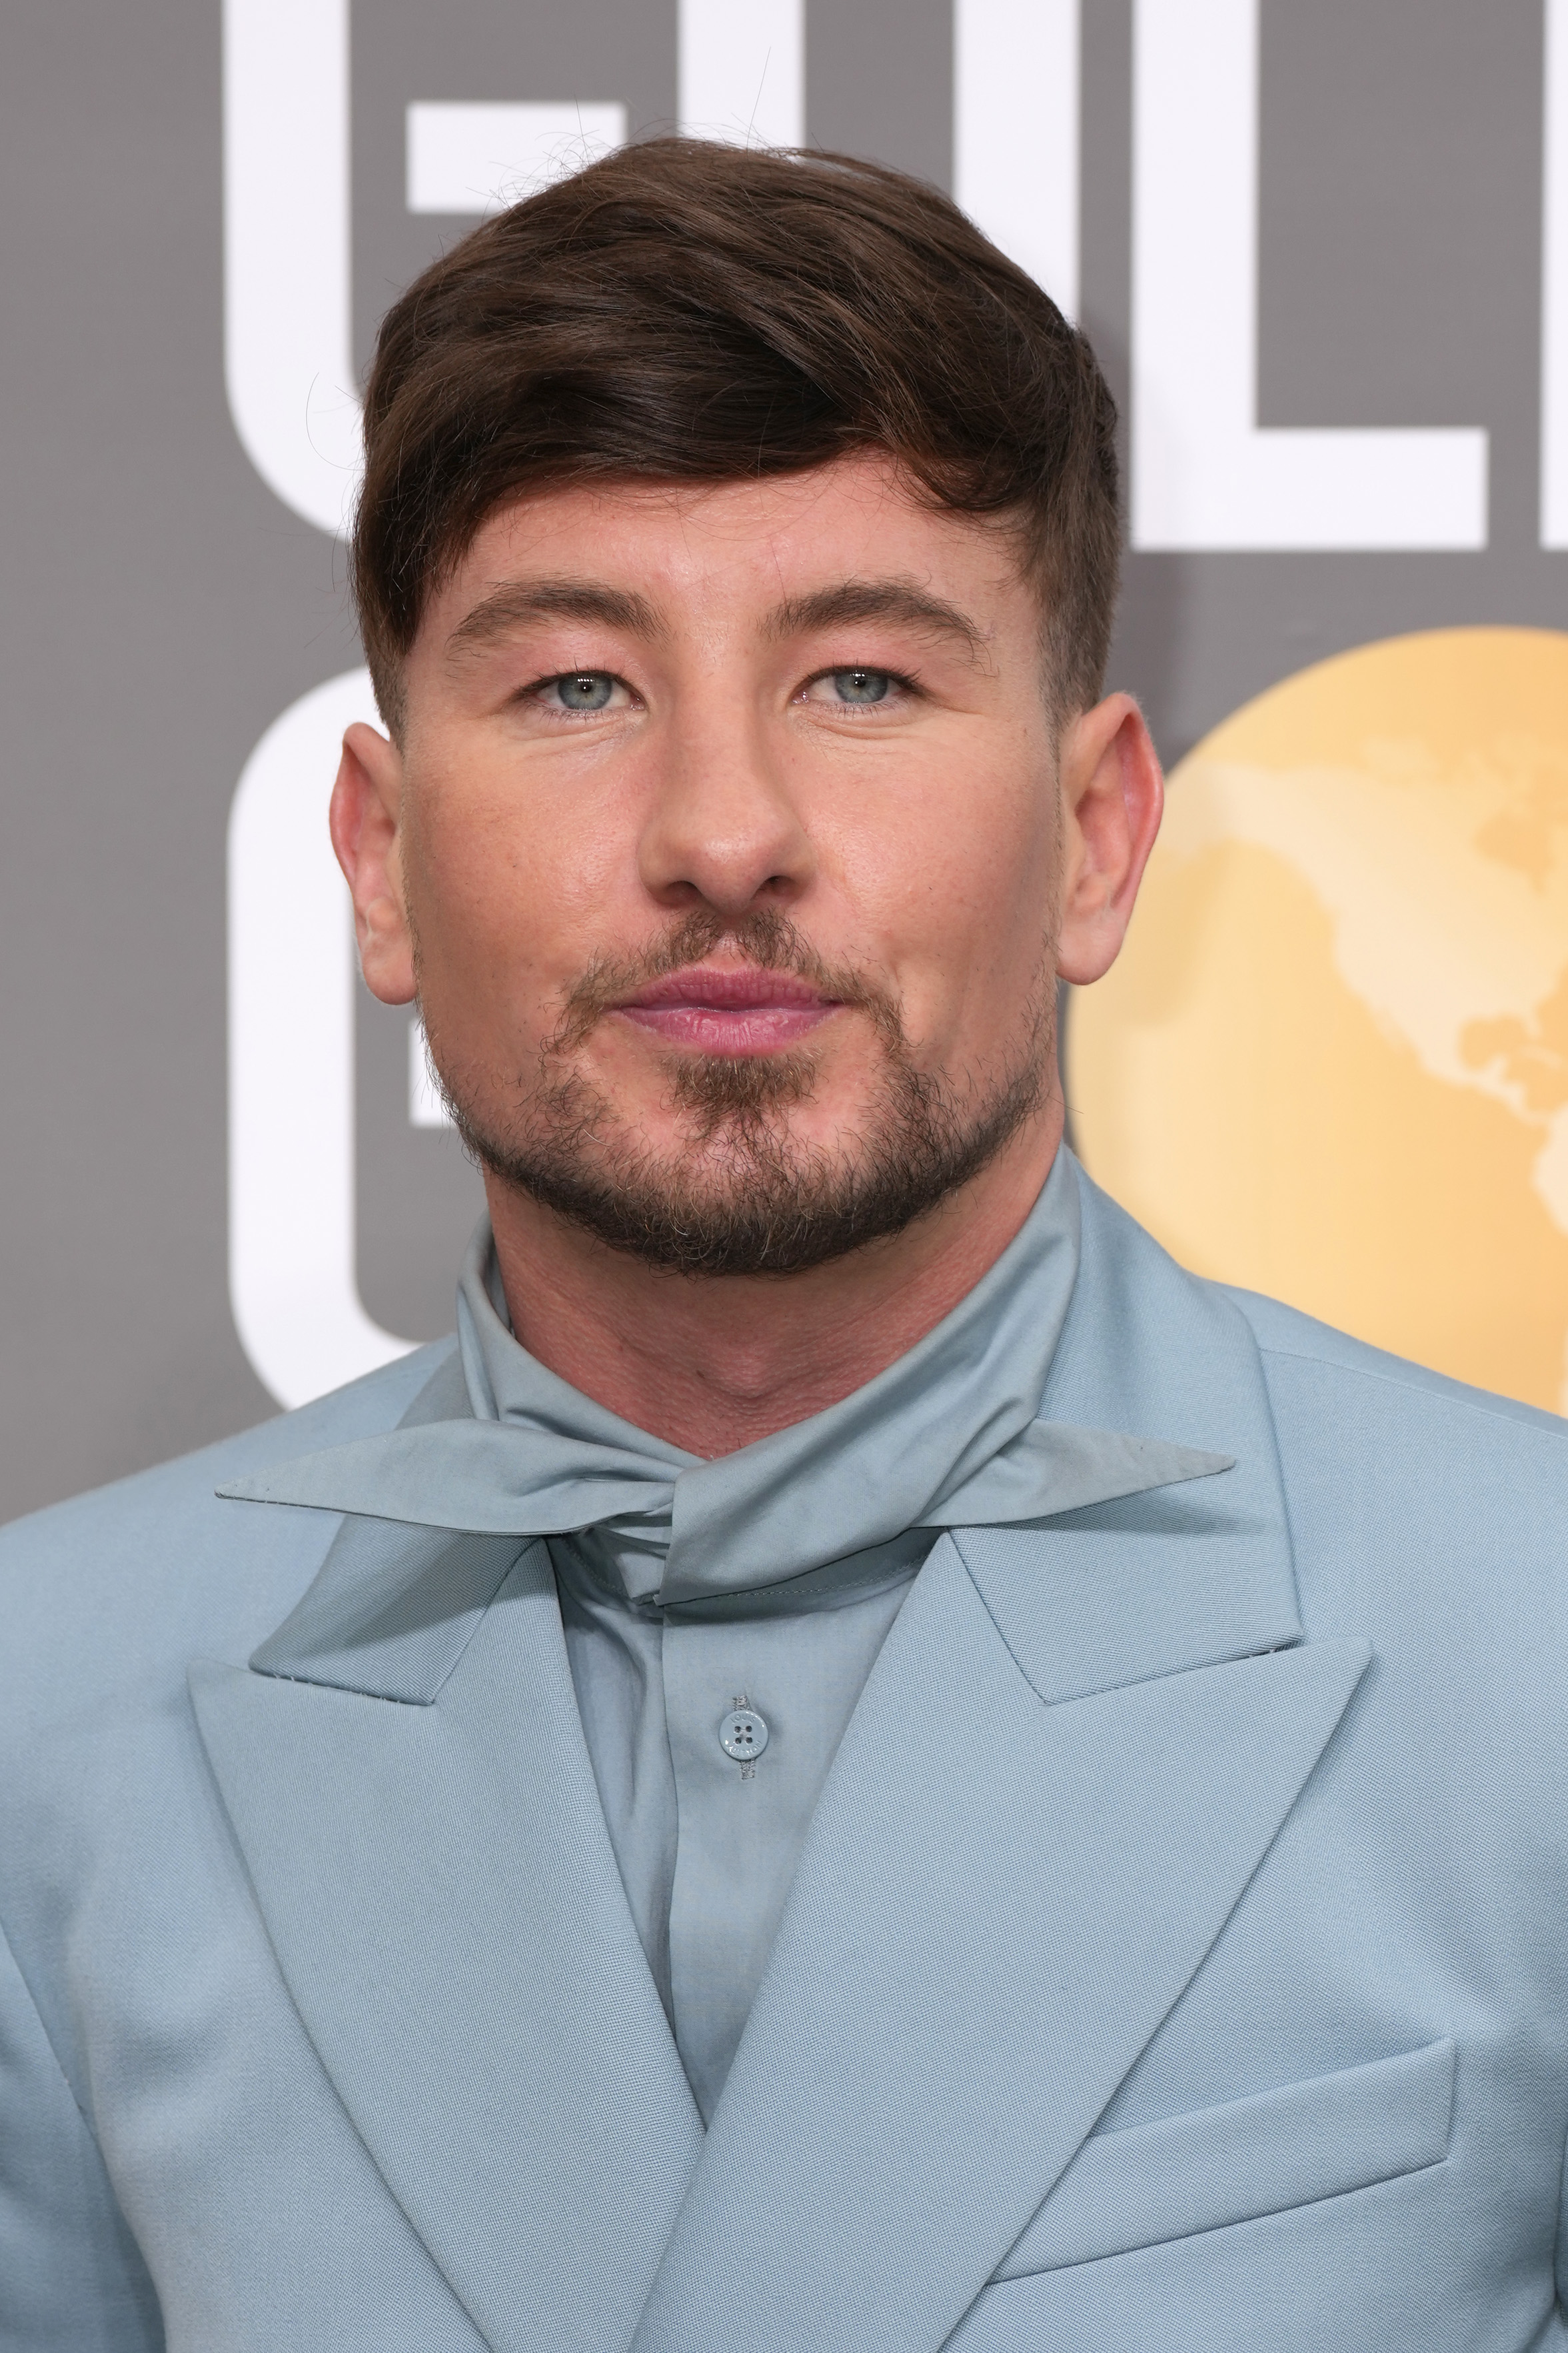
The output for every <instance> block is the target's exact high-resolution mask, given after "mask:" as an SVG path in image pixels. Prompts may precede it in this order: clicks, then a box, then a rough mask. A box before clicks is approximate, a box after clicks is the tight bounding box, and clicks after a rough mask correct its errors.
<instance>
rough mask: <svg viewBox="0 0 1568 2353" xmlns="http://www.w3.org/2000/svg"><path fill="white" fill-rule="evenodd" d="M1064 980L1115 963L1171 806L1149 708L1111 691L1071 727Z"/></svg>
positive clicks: (1064, 788)
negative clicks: (1164, 816)
mask: <svg viewBox="0 0 1568 2353" xmlns="http://www.w3.org/2000/svg"><path fill="white" fill-rule="evenodd" d="M1060 769H1061V794H1062V878H1061V928H1060V932H1059V934H1058V944H1057V970H1058V973H1059V974H1060V976H1061V977H1062V979H1063V980H1070V981H1074V982H1076V983H1078V984H1079V985H1080V986H1081V985H1083V984H1085V983H1087V982H1089V981H1091V980H1099V979H1100V977H1101V976H1102V975H1104V974H1105V973H1108V972H1109V971H1110V967H1111V965H1113V964H1114V963H1115V961H1116V958H1117V955H1118V953H1119V951H1120V949H1121V943H1122V940H1123V938H1124V937H1125V936H1126V932H1127V926H1128V923H1129V922H1130V921H1131V914H1132V904H1133V902H1134V900H1135V899H1136V898H1137V896H1138V885H1139V883H1140V882H1141V881H1142V879H1143V869H1144V866H1145V865H1146V864H1147V862H1148V858H1149V852H1150V851H1151V850H1152V849H1153V847H1154V837H1155V835H1156V834H1157V833H1158V832H1159V830H1160V818H1161V813H1162V811H1163V808H1164V806H1165V784H1164V778H1163V776H1162V775H1161V773H1160V761H1159V755H1158V754H1157V753H1156V752H1155V749H1154V744H1153V740H1152V737H1151V735H1150V733H1149V730H1148V727H1147V726H1146V724H1145V723H1144V719H1143V713H1142V712H1141V711H1140V710H1139V708H1138V705H1137V704H1136V703H1135V702H1133V700H1132V698H1131V695H1130V694H1112V695H1108V696H1107V697H1106V700H1105V701H1104V702H1099V703H1096V705H1095V707H1094V709H1093V710H1092V711H1086V712H1083V713H1082V714H1081V715H1080V716H1079V718H1077V719H1075V720H1074V721H1073V723H1072V724H1071V725H1070V726H1069V727H1068V730H1067V733H1066V734H1065V735H1064V736H1063V739H1062V749H1061V764H1060Z"/></svg>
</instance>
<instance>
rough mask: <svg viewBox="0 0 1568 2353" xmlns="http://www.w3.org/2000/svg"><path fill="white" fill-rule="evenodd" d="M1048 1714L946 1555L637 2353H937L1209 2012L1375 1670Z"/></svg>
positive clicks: (1337, 1667)
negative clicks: (1161, 2031)
mask: <svg viewBox="0 0 1568 2353" xmlns="http://www.w3.org/2000/svg"><path fill="white" fill-rule="evenodd" d="M1365 1660H1366V1653H1365V1651H1364V1649H1363V1647H1362V1646H1361V1645H1359V1644H1355V1643H1330V1644H1320V1645H1315V1646H1312V1647H1310V1648H1304V1649H1297V1650H1294V1651H1280V1652H1278V1653H1275V1654H1273V1655H1270V1656H1265V1657H1261V1658H1247V1659H1241V1660H1235V1661H1231V1662H1226V1663H1223V1664H1218V1665H1214V1666H1207V1667H1201V1668H1197V1669H1194V1670H1190V1671H1188V1672H1180V1673H1176V1674H1171V1675H1163V1676H1156V1677H1154V1678H1152V1679H1150V1680H1148V1681H1145V1682H1142V1683H1136V1684H1132V1685H1129V1686H1123V1687H1121V1688H1119V1689H1116V1690H1112V1691H1108V1692H1101V1693H1097V1694H1092V1695H1088V1696H1085V1697H1082V1698H1079V1699H1078V1700H1074V1701H1068V1702H1064V1703H1062V1704H1058V1705H1057V1706H1048V1705H1047V1704H1045V1703H1043V1702H1042V1701H1041V1699H1040V1698H1039V1696H1038V1694H1037V1693H1036V1692H1035V1691H1034V1689H1033V1688H1032V1687H1031V1686H1030V1684H1029V1683H1028V1682H1027V1681H1026V1678H1025V1676H1024V1674H1023V1673H1022V1672H1020V1670H1019V1668H1018V1665H1017V1664H1016V1661H1015V1659H1014V1658H1013V1656H1012V1655H1011V1653H1010V1651H1008V1648H1007V1646H1006V1644H1005V1642H1004V1641H1003V1639H1002V1637H1001V1635H1000V1633H999V1632H998V1630H997V1628H996V1625H995V1622H994V1620H993V1618H992V1617H991V1615H990V1612H989V1611H988V1610H987V1609H986V1608H985V1606H984V1602H983V1601H982V1599H981V1598H980V1595H979V1593H978V1592H977V1590H976V1589H975V1587H974V1585H973V1582H972V1581H971V1579H970V1577H969V1576H968V1574H967V1572H966V1570H965V1569H964V1567H963V1561H962V1559H961V1557H960V1556H959V1553H958V1550H957V1547H956V1546H954V1545H952V1543H951V1542H949V1541H946V1540H944V1541H943V1542H942V1543H941V1544H940V1545H939V1546H938V1547H937V1549H936V1552H935V1553H933V1555H932V1556H931V1561H930V1562H929V1563H928V1564H927V1567H926V1568H925V1570H924V1571H923V1572H922V1574H921V1577H920V1578H919V1580H918V1581H917V1583H916V1585H915V1588H914V1589H913V1591H912V1592H911V1595H910V1599H909V1600H908V1602H906V1604H905V1606H904V1609H903V1610H902V1612H901V1613H900V1617H899V1619H898V1620H897V1622H896V1623H895V1625H894V1628H893V1630H892V1632H891V1634H890V1635H889V1639H888V1642H887V1645H886V1647H885V1649H884V1651H883V1652H882V1655H881V1657H880V1658H879V1661H878V1663H877V1666H876V1668H875V1669H874V1670H873V1672H872V1676H871V1680H870V1682H869V1683H868V1685H867V1688H866V1692H865V1694H864V1696H863V1698H862V1700H861V1703H860V1705H859V1707H858V1710H857V1711H856V1714H855V1716H854V1718H853V1720H852V1722H851V1724H850V1726H849V1730H848V1732H847V1735H846V1736H845V1740H844V1744H843V1746H842V1748H841V1749H840V1751H839V1755H838V1757H837V1759H836V1761H835V1764H834V1767H833V1772H832V1775H831V1777H830V1778H829V1782H828V1785H827V1788H826V1790H825V1792H824V1795H823V1799H822V1802H821V1805H820V1807H819V1809H818V1812H817V1818H816V1822H815V1823H814V1825H813V1830H812V1834H811V1840H810V1842H809V1844H808V1847H807V1850H806V1852H805V1857H804V1858H803V1861H802V1863H801V1868H800V1873H799V1875H798V1877H797V1880H796V1883H795V1889H794V1891H793V1893H792V1895H791V1900H790V1905H789V1908H788V1910H787V1912H786V1914H785V1917H784V1924H783V1926H782V1927H781V1930H780V1934H779V1938H778V1942H777V1944H776V1946H775V1947H774V1951H773V1958H772V1960H771V1962H770V1965H769V1969H768V1974H767V1976H766V1978H765V1979H764V1981H763V1988H762V1990H761V1992H760V1994H759V1996H758V1999H757V2002H756V2007H755V2009H754V2010H753V2011H752V2018H751V2021H750V2022H749V2024H748V2026H747V2030H746V2033H745V2036H744V2038H743V2039H742V2044H741V2049H740V2052H739V2053H738V2055H737V2058H736V2061H735V2065H734V2068H733V2071H732V2073H731V2076H730V2080H729V2082H728V2084H726V2086H725V2089H724V2093H723V2095H722V2097H721V2101H720V2104H719V2107H718V2110H717V2113H716V2114H715V2116H714V2118H713V2121H712V2124H711V2126H710V2130H709V2135H708V2142H707V2146H706V2148H705V2149H704V2151H703V2155H702V2159H701V2162H700V2166H699V2168H698V2170H697V2174H696V2178H695V2179H694V2181H693V2183H692V2187H691V2190H690V2192H689V2197H688V2199H687V2202H686V2205H685V2207H684V2209H683V2211H682V2213H681V2217H680V2221H679V2224H678V2226H677V2228H676V2232H675V2234H674V2237H673V2239H672V2241H671V2243H670V2247H669V2251H668V2254H667V2255H666V2258H665V2261H664V2263H663V2266H662V2268H661V2270H660V2273H659V2275H658V2281H657V2283H656V2284H655V2287H654V2291H653V2294H652V2295H651V2297H650V2299H649V2303H648V2308H647V2312H646V2313H645V2315H644V2317H643V2323H642V2327H640V2329H639V2330H638V2332H637V2339H636V2346H637V2353H689V2348H692V2347H693V2346H698V2345H718V2344H722V2343H724V2342H726V2341H730V2340H731V2339H733V2338H737V2337H738V2338H741V2339H743V2341H744V2342H745V2343H746V2344H747V2345H748V2347H751V2348H755V2353H807V2348H817V2347H821V2346H825V2345H834V2344H842V2343H845V2342H846V2341H849V2340H850V2339H851V2338H852V2341H853V2342H854V2344H855V2346H856V2348H857V2353H933V2349H934V2348H936V2347H938V2346H940V2345H941V2344H942V2342H943V2341H944V2339H945V2338H946V2337H947V2336H948V2335H949V2333H950V2332H951V2331H952V2328H953V2327H955V2326H956V2324H957V2322H958V2320H959V2319H960V2317H961V2316H962V2315H963V2312H964V2310H965V2309H966V2308H967V2306H969V2305H970V2303H971V2302H972V2301H973V2297H974V2296H975V2295H976V2294H977V2292H978V2291H979V2290H980V2288H981V2287H982V2286H983V2285H984V2282H985V2281H986V2280H987V2278H988V2277H989V2276H990V2274H992V2272H994V2269H995V2268H996V2266H997V2264H998V2263H1000V2262H1001V2261H1002V2259H1003V2257H1004V2256H1005V2253H1006V2251H1007V2249H1008V2248H1009V2246H1011V2245H1012V2243H1013V2242H1014V2241H1015V2239H1016V2238H1017V2236H1018V2234H1019V2233H1020V2232H1021V2231H1022V2230H1023V2229H1024V2226H1025V2225H1026V2222H1027V2221H1029V2219H1030V2217H1031V2215H1032V2214H1033V2213H1034V2212H1035V2211H1036V2209H1037V2207H1038V2206H1039V2204H1040V2203H1041V2201H1042V2200H1043V2199H1044V2198H1045V2197H1046V2195H1047V2192H1048V2191H1049V2190H1050V2189H1051V2188H1052V2187H1053V2185H1054V2184H1055V2182H1056V2180H1057V2179H1058V2177H1059V2176H1060V2174H1061V2173H1062V2171H1063V2170H1064V2168H1066V2166H1067V2165H1068V2161H1069V2160H1070V2158H1072V2156H1073V2154H1074V2152H1075V2151H1076V2149H1077V2148H1078V2147H1079V2144H1080V2143H1081V2142H1082V2140H1083V2139H1084V2137H1085V2136H1086V2135H1087V2134H1088V2133H1089V2130H1090V2128H1091V2126H1093V2124H1094V2121H1095V2118H1096V2117H1097V2116H1099V2114H1100V2111H1101V2109H1102V2108H1103V2107H1104V2106H1105V2105H1106V2103H1107V2102H1108V2101H1109V2099H1110V2096H1111V2094H1112V2093H1113V2092H1114V2091H1115V2089H1116V2087H1117V2085H1118V2084H1120V2083H1121V2079H1122V2077H1123V2076H1124V2075H1125V2074H1126V2073H1127V2071H1128V2069H1129V2068H1130V2067H1131V2064H1132V2063H1133V2061H1134V2060H1135V2059H1136V2058H1137V2056H1138V2054H1139V2052H1141V2051H1142V2049H1143V2047H1144V2045H1145V2043H1146V2042H1148V2040H1149V2038H1150V2037H1151V2035H1152V2033H1153V2032H1154V2031H1155V2029H1156V2028H1157V2027H1158V2026H1159V2024H1160V2022H1161V2021H1162V2020H1163V2018H1164V2016H1165V2015H1166V2013H1167V2011H1168V2010H1170V2009H1171V2008H1172V2006H1173V2003H1174V2002H1175V2001H1176V2000H1177V1999H1178V1998H1179V1996H1180V1995H1181V1993H1182V1991H1183V1989H1184V1987H1185V1985H1186V1984H1187V1981H1188V1979H1189V1978H1191V1976H1192V1974H1193V1972H1194V1970H1195V1969H1196V1968H1197V1967H1198V1965H1199V1963H1200V1962H1201V1961H1202V1959H1203V1957H1204V1956H1205V1953H1206V1952H1207V1951H1208V1949H1209V1947H1210V1946H1211V1944H1212V1943H1213V1941H1214V1939H1215V1936H1217V1935H1218V1933H1219V1931H1220V1929H1221V1927H1222V1926H1224V1923H1225V1921H1226V1917H1227V1916H1228V1915H1229V1913H1230V1912H1231V1910H1232V1909H1233V1907H1234V1905H1235V1904H1236V1902H1237V1898H1238V1897H1239V1895H1240V1894H1241V1893H1242V1891H1243V1889H1244V1888H1245V1887H1246V1885H1247V1881H1248V1879H1249V1878H1250V1877H1251V1875H1252V1873H1253V1872H1254V1871H1255V1870H1256V1869H1257V1867H1258V1862H1259V1861H1260V1859H1261V1858H1262V1856H1263V1854H1264V1853H1265V1852H1266V1850H1267V1849H1268V1845H1269V1842H1270V1841H1271V1840H1272V1839H1273V1837H1274V1835H1275V1833H1276V1831H1277V1830H1278V1829H1279V1824H1280V1822H1281V1820H1283V1819H1284V1817H1285V1815H1286V1814H1287V1813H1288V1812H1289V1808H1290V1806H1291V1805H1292V1803H1293V1802H1294V1800H1295V1798H1296V1796H1297V1793H1298V1791H1299V1790H1300V1787H1301V1785H1302V1783H1303V1782H1304V1781H1305V1779H1306V1778H1307V1776H1308V1774H1309V1773H1310V1771H1311V1769H1312V1767H1313V1765H1314V1764H1315V1763H1316V1761H1317V1758H1318V1757H1319V1755H1320V1753H1321V1749H1322V1747H1323V1746H1324V1744H1325V1742H1326V1741H1327V1740H1328V1738H1329V1736H1330V1734H1331V1732H1332V1730H1333V1727H1334V1725H1336V1723H1337V1722H1338V1720H1339V1717H1340V1715H1341V1714H1342V1710H1343V1708H1344V1706H1345V1704H1346V1702H1347V1700H1348V1698H1349V1696H1350V1694H1351V1692H1352V1690H1353V1688H1354V1686H1355V1683H1356V1682H1357V1680H1358V1679H1359V1677H1360V1674H1361V1672H1362V1670H1363V1666H1364V1664H1365Z"/></svg>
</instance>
